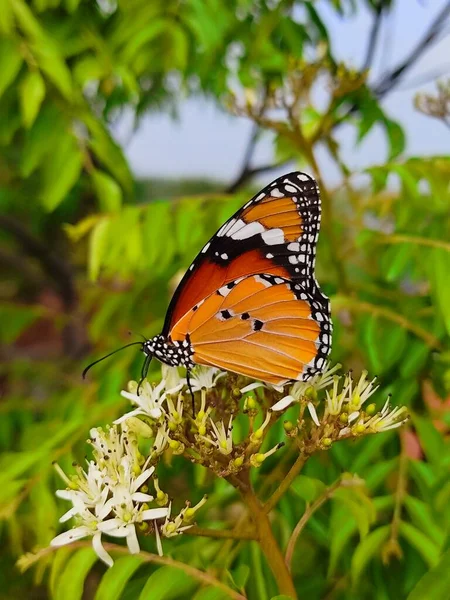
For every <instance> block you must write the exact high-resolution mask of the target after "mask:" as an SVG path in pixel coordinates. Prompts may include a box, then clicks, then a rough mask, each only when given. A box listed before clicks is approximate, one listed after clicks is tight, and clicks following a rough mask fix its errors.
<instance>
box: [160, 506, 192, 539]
mask: <svg viewBox="0 0 450 600" xmlns="http://www.w3.org/2000/svg"><path fill="white" fill-rule="evenodd" d="M187 510H188V507H186V508H183V510H182V511H181V512H180V514H179V515H177V516H176V517H175V518H174V519H172V520H171V519H170V513H171V511H172V503H170V504H169V508H168V513H167V516H166V520H165V522H164V525H162V527H161V533H162V534H163V536H164V537H167V538H170V537H174V536H176V535H181V534H182V533H183V531H186V529H190V528H191V527H192V525H185V526H182V525H183V522H184V520H185V518H184V516H185V513H186V511H187Z"/></svg>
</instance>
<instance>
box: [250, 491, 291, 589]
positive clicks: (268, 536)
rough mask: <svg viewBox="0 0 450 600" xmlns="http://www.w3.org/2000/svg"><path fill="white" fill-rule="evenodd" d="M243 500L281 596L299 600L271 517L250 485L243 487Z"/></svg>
mask: <svg viewBox="0 0 450 600" xmlns="http://www.w3.org/2000/svg"><path fill="white" fill-rule="evenodd" d="M240 491H241V494H242V498H243V500H244V502H245V504H246V505H247V507H248V509H249V511H250V515H251V518H252V520H253V522H254V524H255V528H256V531H257V536H258V537H257V542H258V543H259V545H260V547H261V550H262V551H263V552H264V555H265V557H266V559H267V562H268V564H269V566H270V568H271V569H272V573H273V575H274V577H275V579H276V582H277V585H278V589H279V592H280V594H285V595H286V596H289V597H290V598H294V600H296V599H297V593H296V591H295V587H294V582H293V581H292V577H291V574H290V573H289V571H288V568H287V567H286V563H285V562H284V557H283V554H282V552H281V550H280V547H279V545H278V542H277V540H276V539H275V536H274V535H273V531H272V527H271V525H270V521H269V517H268V515H267V513H266V511H265V510H264V507H263V505H262V504H261V503H260V501H259V500H258V498H257V497H256V496H255V494H254V492H253V490H252V488H251V486H250V485H248V486H245V487H241V489H240Z"/></svg>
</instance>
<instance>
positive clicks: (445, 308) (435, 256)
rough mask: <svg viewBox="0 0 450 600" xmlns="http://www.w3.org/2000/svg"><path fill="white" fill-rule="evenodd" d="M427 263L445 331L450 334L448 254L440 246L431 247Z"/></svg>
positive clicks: (449, 258) (449, 257) (449, 260)
mask: <svg viewBox="0 0 450 600" xmlns="http://www.w3.org/2000/svg"><path fill="white" fill-rule="evenodd" d="M427 264H428V267H429V272H430V281H431V284H432V286H433V292H434V295H435V297H436V304H437V307H438V308H439V313H440V316H441V318H442V320H443V321H444V324H445V328H446V330H447V333H448V334H449V335H450V310H449V306H450V285H449V281H448V265H449V264H450V255H449V253H448V252H446V251H445V250H443V249H441V248H433V249H432V250H431V252H430V258H429V260H428V261H427Z"/></svg>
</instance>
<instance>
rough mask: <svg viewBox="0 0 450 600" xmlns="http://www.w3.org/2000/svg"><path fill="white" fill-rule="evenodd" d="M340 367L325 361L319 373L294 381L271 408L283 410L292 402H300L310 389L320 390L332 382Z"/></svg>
mask: <svg viewBox="0 0 450 600" xmlns="http://www.w3.org/2000/svg"><path fill="white" fill-rule="evenodd" d="M340 368H341V365H340V364H337V365H334V367H331V363H327V365H326V367H325V369H324V370H323V371H322V372H321V373H316V374H315V375H313V376H312V377H311V378H310V379H308V380H307V381H296V382H295V383H294V384H293V385H292V386H291V388H290V390H289V394H288V395H287V396H284V398H281V400H279V401H278V402H276V403H275V404H274V405H273V406H272V410H276V411H278V410H284V409H285V408H287V407H288V406H290V405H291V404H293V403H294V402H300V400H302V399H303V398H305V397H306V396H307V392H308V391H309V390H310V389H311V390H314V391H316V392H318V391H319V390H322V389H324V388H326V387H328V386H329V385H331V383H333V380H334V377H335V374H336V371H338V370H339V369H340Z"/></svg>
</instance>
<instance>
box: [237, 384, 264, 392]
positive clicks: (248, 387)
mask: <svg viewBox="0 0 450 600" xmlns="http://www.w3.org/2000/svg"><path fill="white" fill-rule="evenodd" d="M260 387H264V384H263V383H261V381H254V382H253V383H250V384H249V385H246V386H245V387H243V388H242V389H241V390H240V392H241V394H245V393H246V392H251V391H252V390H256V389H257V388H260Z"/></svg>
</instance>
